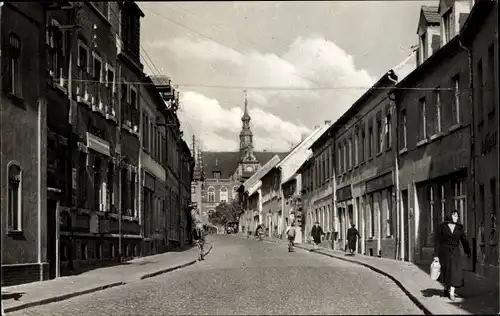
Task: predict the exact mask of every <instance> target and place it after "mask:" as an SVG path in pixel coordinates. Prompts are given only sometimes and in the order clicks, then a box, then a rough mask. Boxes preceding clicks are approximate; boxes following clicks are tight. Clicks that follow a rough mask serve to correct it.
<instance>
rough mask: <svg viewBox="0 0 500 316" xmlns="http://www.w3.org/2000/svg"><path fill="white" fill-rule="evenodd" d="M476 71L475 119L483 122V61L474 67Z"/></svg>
mask: <svg viewBox="0 0 500 316" xmlns="http://www.w3.org/2000/svg"><path fill="white" fill-rule="evenodd" d="M476 68H477V69H476V71H477V117H478V122H479V123H481V122H482V121H483V120H484V111H483V108H484V93H485V91H484V90H485V89H484V88H485V87H484V76H483V61H482V60H481V59H479V61H478V62H477V65H476Z"/></svg>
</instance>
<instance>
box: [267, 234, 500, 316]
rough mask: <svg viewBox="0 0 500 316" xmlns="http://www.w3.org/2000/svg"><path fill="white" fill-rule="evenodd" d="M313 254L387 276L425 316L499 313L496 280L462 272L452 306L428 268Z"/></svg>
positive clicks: (330, 253)
mask: <svg viewBox="0 0 500 316" xmlns="http://www.w3.org/2000/svg"><path fill="white" fill-rule="evenodd" d="M265 239H266V240H268V241H270V242H275V243H279V244H283V245H286V244H288V242H287V241H285V240H280V239H275V238H267V237H266V238H265ZM296 248H301V249H304V250H311V249H313V246H312V245H310V244H297V245H296ZM315 253H318V254H322V255H326V256H329V257H332V258H336V259H340V260H344V261H349V262H352V263H356V264H360V265H363V266H365V267H368V268H370V269H371V270H374V271H376V272H378V273H381V274H383V275H385V276H387V277H388V278H390V279H391V280H393V281H394V282H395V283H396V284H397V285H398V286H399V287H400V288H401V289H402V290H403V291H404V292H405V293H406V295H408V297H409V298H410V299H411V300H412V301H413V302H414V303H415V304H416V305H417V306H418V307H419V308H421V309H422V310H423V311H424V312H425V313H426V314H434V315H441V314H455V315H470V314H473V315H477V314H498V312H499V292H498V291H499V290H498V280H487V279H484V278H481V277H479V276H478V275H476V274H474V273H472V272H465V284H466V286H465V287H464V288H460V289H457V292H456V293H457V298H456V300H455V302H451V301H450V300H449V299H448V298H444V297H441V295H442V292H443V286H442V285H441V284H440V283H439V282H437V281H432V280H431V278H430V276H429V267H427V266H425V267H421V266H417V265H415V264H413V263H409V262H402V261H396V260H391V259H385V258H378V257H369V256H364V255H359V254H356V255H355V256H350V255H347V253H345V252H343V251H334V250H331V249H326V248H319V249H318V250H317V251H315Z"/></svg>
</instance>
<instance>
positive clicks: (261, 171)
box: [243, 155, 280, 190]
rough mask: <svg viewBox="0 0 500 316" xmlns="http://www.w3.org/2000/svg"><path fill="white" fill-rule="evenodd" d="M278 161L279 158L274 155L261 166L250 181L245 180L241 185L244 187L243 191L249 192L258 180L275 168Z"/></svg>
mask: <svg viewBox="0 0 500 316" xmlns="http://www.w3.org/2000/svg"><path fill="white" fill-rule="evenodd" d="M279 161H280V157H279V156H278V155H274V157H273V158H271V160H269V161H268V162H267V163H266V164H265V165H263V166H262V167H261V168H260V169H259V170H257V172H255V173H254V174H253V175H252V176H251V177H250V179H248V180H246V181H245V182H244V183H243V186H244V187H245V190H250V188H251V187H252V186H253V185H254V184H255V183H256V182H258V181H259V180H260V178H261V177H262V176H263V175H265V174H266V173H267V172H268V171H269V170H271V168H273V167H274V166H276V165H277V164H278V162H279Z"/></svg>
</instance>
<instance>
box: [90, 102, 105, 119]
mask: <svg viewBox="0 0 500 316" xmlns="http://www.w3.org/2000/svg"><path fill="white" fill-rule="evenodd" d="M92 112H95V113H97V114H99V115H101V116H102V117H104V118H106V113H105V112H104V106H102V107H101V106H99V105H97V104H93V105H92Z"/></svg>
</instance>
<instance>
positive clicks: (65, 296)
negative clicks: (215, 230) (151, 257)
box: [3, 253, 208, 313]
mask: <svg viewBox="0 0 500 316" xmlns="http://www.w3.org/2000/svg"><path fill="white" fill-rule="evenodd" d="M207 254H208V253H207ZM198 261H199V260H192V261H189V262H187V263H183V264H180V265H177V266H174V267H170V268H167V269H164V270H160V271H156V272H152V273H148V274H145V275H142V276H141V277H140V278H139V280H145V279H148V278H152V277H155V276H158V275H161V274H165V273H168V272H172V271H174V270H178V269H182V268H185V267H188V266H191V265H193V264H195V263H197V262H198ZM131 282H133V280H131V281H121V282H114V283H109V284H105V285H100V286H96V287H93V288H90V289H86V290H82V291H78V292H73V293H68V294H63V295H59V296H54V297H49V298H45V299H42V300H38V301H34V302H28V303H25V304H21V305H17V306H12V307H7V308H4V310H3V312H4V313H11V312H16V311H19V310H23V309H26V308H30V307H35V306H41V305H47V304H50V303H55V302H61V301H65V300H68V299H71V298H74V297H77V296H82V295H86V294H91V293H95V292H99V291H103V290H107V289H110V288H114V287H118V286H122V285H126V284H129V283H131Z"/></svg>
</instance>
